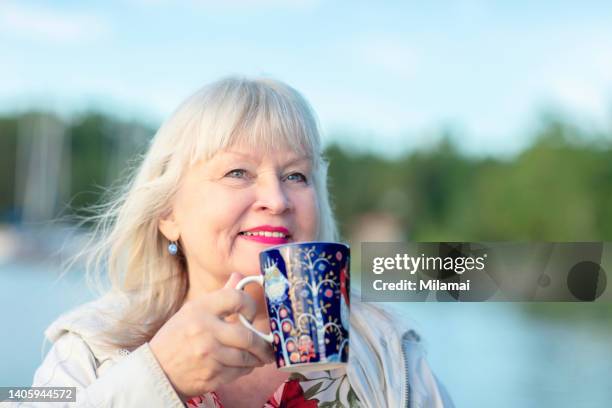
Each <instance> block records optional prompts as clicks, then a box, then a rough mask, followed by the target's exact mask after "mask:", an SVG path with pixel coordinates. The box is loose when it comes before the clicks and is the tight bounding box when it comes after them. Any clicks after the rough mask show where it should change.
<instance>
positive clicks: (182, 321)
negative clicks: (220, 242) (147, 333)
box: [149, 273, 273, 398]
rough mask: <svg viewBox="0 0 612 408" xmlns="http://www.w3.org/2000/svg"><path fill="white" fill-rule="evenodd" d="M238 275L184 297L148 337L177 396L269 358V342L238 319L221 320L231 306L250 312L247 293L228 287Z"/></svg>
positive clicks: (224, 380) (250, 316) (214, 384)
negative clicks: (191, 297)
mask: <svg viewBox="0 0 612 408" xmlns="http://www.w3.org/2000/svg"><path fill="white" fill-rule="evenodd" d="M240 279H242V275H240V274H238V273H233V274H232V275H231V276H230V278H229V280H228V281H227V283H226V284H225V287H224V288H223V289H219V290H216V291H214V292H211V293H207V294H204V295H203V296H201V297H200V298H197V299H195V300H192V301H188V302H186V303H185V304H184V305H183V306H182V307H181V308H180V309H179V311H178V312H176V314H174V316H172V317H171V318H170V319H169V320H168V321H167V322H166V323H165V324H164V325H163V326H162V327H161V328H160V329H159V331H158V332H157V333H156V334H155V336H153V338H152V339H151V341H150V342H149V346H150V347H151V350H152V351H153V354H154V355H155V357H156V358H157V360H158V361H159V364H160V365H161V367H162V369H163V370H164V372H165V373H166V375H167V376H168V378H169V380H170V382H171V383H172V385H173V386H174V388H175V389H176V391H177V392H178V393H179V394H180V395H181V397H182V398H189V397H193V396H197V395H201V394H204V393H206V392H210V391H214V390H215V389H216V388H217V387H218V386H219V385H220V384H223V383H228V382H231V381H233V380H235V379H237V378H238V377H241V376H243V375H245V374H248V373H250V372H251V371H252V370H253V369H254V368H255V367H262V366H263V365H264V364H266V363H269V362H271V361H273V354H272V348H271V347H270V345H269V344H267V343H266V342H265V341H264V340H262V339H261V338H260V337H259V336H257V335H256V334H255V333H253V332H252V331H250V330H249V329H247V328H246V327H244V326H243V325H242V324H241V323H240V322H235V323H229V322H226V321H225V317H226V316H229V315H232V314H234V313H237V312H240V313H242V314H243V315H244V316H245V317H246V318H247V319H249V320H252V319H253V317H254V316H255V311H256V305H255V301H254V300H253V298H251V297H250V296H249V295H247V294H246V293H244V292H242V291H239V290H236V289H233V288H234V287H235V286H236V284H237V283H238V282H239V281H240Z"/></svg>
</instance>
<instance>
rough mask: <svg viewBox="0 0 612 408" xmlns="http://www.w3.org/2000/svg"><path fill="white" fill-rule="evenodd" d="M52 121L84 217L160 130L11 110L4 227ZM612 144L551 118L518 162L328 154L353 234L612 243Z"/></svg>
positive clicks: (447, 144) (72, 206) (71, 209)
mask: <svg viewBox="0 0 612 408" xmlns="http://www.w3.org/2000/svg"><path fill="white" fill-rule="evenodd" d="M37 124H38V125H37ZM49 126H51V127H54V129H56V130H57V129H60V132H59V133H60V134H61V135H63V136H62V137H59V138H57V139H54V140H57V143H61V144H62V150H61V151H62V152H63V154H62V155H60V157H61V166H62V168H63V169H64V170H62V172H60V175H64V176H65V177H64V176H62V177H60V180H61V189H62V191H64V193H63V195H61V196H60V197H59V198H57V202H56V203H55V204H54V205H55V206H56V210H57V211H61V212H64V213H65V212H66V211H67V212H68V213H77V214H78V213H79V212H80V211H82V209H83V208H84V207H86V206H88V205H91V204H94V203H96V202H98V201H99V200H100V194H101V193H102V192H103V190H104V188H105V187H108V186H109V185H111V184H112V183H113V182H116V180H117V179H118V177H120V176H121V175H122V173H123V172H124V170H125V169H126V168H127V167H129V166H128V164H129V163H130V161H132V162H133V163H134V162H137V161H138V160H139V155H140V154H142V153H143V152H144V151H145V149H146V146H147V142H148V140H150V137H151V136H152V135H153V134H154V129H153V128H152V127H147V126H145V125H143V124H141V123H138V122H127V121H121V120H118V119H116V118H114V117H111V116H109V115H106V114H102V113H99V112H90V113H86V114H82V115H79V116H77V117H75V118H72V119H70V120H67V119H62V118H59V117H57V116H55V115H52V114H48V113H37V112H30V113H27V114H19V115H5V116H4V117H0V161H1V162H2V163H3V167H4V169H5V171H3V172H0V219H1V220H2V221H3V222H13V223H18V222H20V220H21V214H22V210H23V208H22V206H23V199H22V198H23V197H20V196H19V195H20V194H21V193H20V191H21V190H23V189H21V188H17V187H18V186H16V184H18V183H25V182H28V181H27V180H29V179H28V178H26V177H24V176H23V175H21V176H19V174H20V173H24V168H26V167H27V166H24V165H23V163H21V164H20V162H22V161H23V160H25V158H27V157H30V158H32V155H33V154H32V152H31V150H32V149H34V148H35V147H36V146H38V149H39V150H40V149H43V150H44V148H45V145H44V144H42V145H41V144H37V142H36V140H37V138H41V137H44V134H45V129H46V128H48V127H49ZM55 133H58V132H57V131H56V132H55ZM611 139H612V135H610V134H609V133H608V134H605V133H601V132H592V133H589V132H586V131H584V130H580V129H578V128H577V127H575V126H573V125H572V124H571V123H569V122H567V121H564V120H563V118H561V117H549V118H548V119H547V120H546V121H545V122H544V123H543V125H542V126H541V127H540V128H539V129H538V130H535V131H534V132H533V134H532V135H530V140H532V143H531V145H530V146H529V147H527V148H526V149H525V150H523V152H522V153H520V154H518V155H516V156H514V157H512V158H505V159H502V158H495V157H487V158H482V157H474V156H470V155H466V154H462V153H461V152H460V151H459V150H458V149H457V148H456V146H455V145H454V144H453V138H452V137H447V138H442V139H441V141H440V142H439V143H438V144H437V145H435V146H434V147H432V148H428V149H426V150H419V151H413V152H408V153H406V154H405V155H403V156H401V157H399V158H396V159H388V158H385V157H383V156H380V155H376V154H368V153H359V152H354V151H351V150H350V149H347V148H344V147H343V146H338V145H331V146H329V147H328V148H327V150H326V155H327V157H328V159H329V161H330V170H329V174H330V189H331V192H332V196H333V201H334V206H335V210H336V214H337V217H338V219H339V221H340V224H341V228H342V231H343V232H344V233H345V235H346V234H348V233H349V231H350V230H351V228H352V227H353V226H354V225H355V223H357V222H358V221H359V219H360V217H361V216H362V215H363V214H366V213H370V214H371V213H375V214H387V215H390V216H391V217H392V219H393V220H395V221H394V222H395V223H396V224H397V225H398V226H399V229H400V230H401V231H402V234H403V235H404V236H405V238H406V239H413V240H423V241H427V240H431V241H442V240H447V241H463V240H472V241H485V240H487V241H493V240H514V241H518V240H553V241H574V240H575V241H578V240H606V239H608V240H609V239H612V145H611V142H610V140H611ZM23 140H27V141H26V142H24V141H23ZM18 141H19V143H18ZM41 146H42V147H41ZM24 152H25V153H24ZM56 156H57V154H56ZM30 166H31V165H30ZM43 171H44V169H43ZM58 188H59V187H58Z"/></svg>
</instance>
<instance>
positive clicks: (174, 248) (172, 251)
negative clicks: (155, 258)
mask: <svg viewBox="0 0 612 408" xmlns="http://www.w3.org/2000/svg"><path fill="white" fill-rule="evenodd" d="M168 252H169V253H170V255H172V256H174V255H176V254H177V253H178V245H176V241H170V243H169V244H168Z"/></svg>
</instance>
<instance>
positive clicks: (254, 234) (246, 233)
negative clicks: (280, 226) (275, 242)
mask: <svg viewBox="0 0 612 408" xmlns="http://www.w3.org/2000/svg"><path fill="white" fill-rule="evenodd" d="M238 235H242V236H245V237H265V238H279V239H289V238H291V235H287V234H283V233H282V232H278V231H243V232H240V233H239V234H238Z"/></svg>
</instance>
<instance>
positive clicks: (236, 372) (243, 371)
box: [219, 367, 253, 384]
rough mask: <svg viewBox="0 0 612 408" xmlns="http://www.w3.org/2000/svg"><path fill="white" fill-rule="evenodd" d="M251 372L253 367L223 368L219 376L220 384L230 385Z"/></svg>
mask: <svg viewBox="0 0 612 408" xmlns="http://www.w3.org/2000/svg"><path fill="white" fill-rule="evenodd" d="M251 371H253V367H224V368H223V371H221V374H220V375H219V379H220V381H221V382H220V384H227V383H230V382H232V381H234V380H236V379H237V378H240V377H242V376H244V375H247V374H249V373H251Z"/></svg>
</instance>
